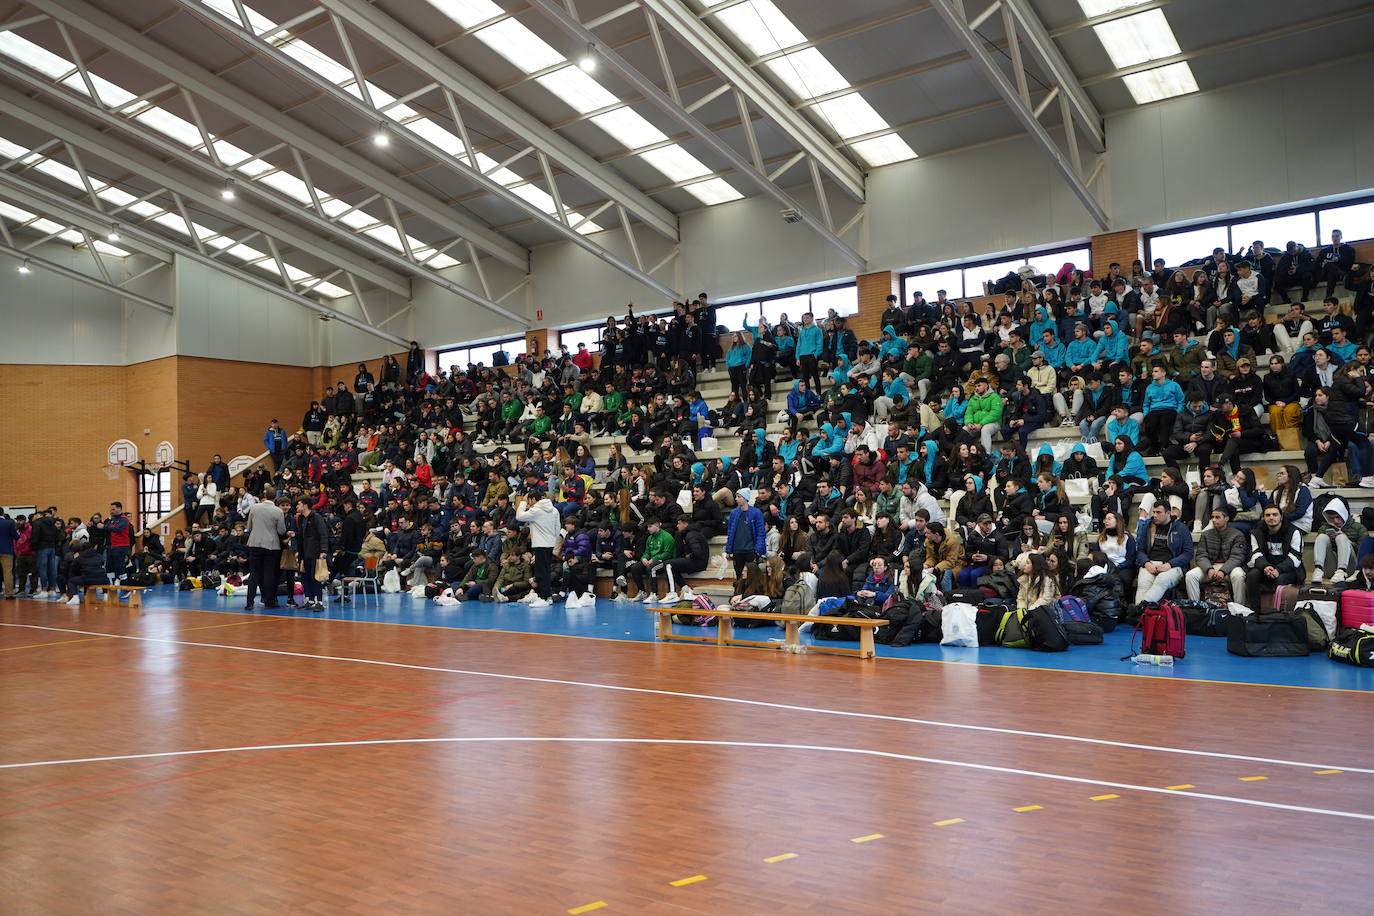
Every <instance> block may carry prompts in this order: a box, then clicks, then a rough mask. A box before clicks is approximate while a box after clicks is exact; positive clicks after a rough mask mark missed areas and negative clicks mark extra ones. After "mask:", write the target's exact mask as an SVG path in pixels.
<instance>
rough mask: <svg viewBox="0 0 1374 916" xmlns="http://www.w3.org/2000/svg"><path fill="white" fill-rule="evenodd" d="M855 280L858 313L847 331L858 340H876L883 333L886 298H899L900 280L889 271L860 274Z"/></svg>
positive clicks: (894, 273) (851, 320)
mask: <svg viewBox="0 0 1374 916" xmlns="http://www.w3.org/2000/svg"><path fill="white" fill-rule="evenodd" d="M855 279H856V283H857V285H858V288H859V313H858V314H857V315H855V316H854V317H853V318H850V319H849V322H848V324H849V329H850V330H851V331H853V332H854V336H855V337H857V338H859V339H860V340H877V339H878V337H879V336H881V335H882V333H883V327H882V317H883V309H885V308H887V297H888V296H897V297H898V299H900V298H901V295H902V289H901V279H900V278H899V277H898V275H897V273H896V272H895V271H891V270H880V271H877V272H876V273H870V274H861V275H860V276H858V277H857V278H855Z"/></svg>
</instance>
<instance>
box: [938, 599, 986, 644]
mask: <svg viewBox="0 0 1374 916" xmlns="http://www.w3.org/2000/svg"><path fill="white" fill-rule="evenodd" d="M977 616H978V608H976V607H975V606H973V605H972V604H965V603H963V602H960V601H956V602H954V603H953V604H946V605H945V606H944V607H943V608H941V609H940V628H941V630H942V631H943V632H944V636H943V638H941V640H940V645H942V646H968V647H969V648H972V649H976V648H978V625H977V623H975V620H976V619H977Z"/></svg>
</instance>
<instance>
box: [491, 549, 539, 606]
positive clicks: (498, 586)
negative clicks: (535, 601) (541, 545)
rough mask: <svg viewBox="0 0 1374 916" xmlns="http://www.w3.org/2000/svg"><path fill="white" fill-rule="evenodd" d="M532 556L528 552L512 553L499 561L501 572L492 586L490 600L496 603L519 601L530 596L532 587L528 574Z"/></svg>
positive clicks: (529, 574)
mask: <svg viewBox="0 0 1374 916" xmlns="http://www.w3.org/2000/svg"><path fill="white" fill-rule="evenodd" d="M533 557H534V554H533V553H532V552H530V551H528V550H526V551H525V553H523V554H515V553H512V554H511V555H510V556H508V557H506V558H505V559H504V560H502V561H501V572H500V573H498V574H497V576H496V582H495V584H493V585H492V588H491V593H492V598H493V599H495V600H496V601H519V600H520V599H521V598H523V597H525V596H526V595H529V594H532V593H531V591H530V589H532V588H533V587H534V585H533V579H532V578H531V575H532V574H531V573H530V560H531V559H533Z"/></svg>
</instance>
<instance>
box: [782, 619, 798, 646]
mask: <svg viewBox="0 0 1374 916" xmlns="http://www.w3.org/2000/svg"><path fill="white" fill-rule="evenodd" d="M784 627H785V630H784V635H783V639H782V644H783V645H784V646H785V647H786V648H787V649H788V651H791V652H796V651H797V647H798V646H800V645H801V624H800V623H798V622H797V621H795V620H788V621H786V622H785V623H784Z"/></svg>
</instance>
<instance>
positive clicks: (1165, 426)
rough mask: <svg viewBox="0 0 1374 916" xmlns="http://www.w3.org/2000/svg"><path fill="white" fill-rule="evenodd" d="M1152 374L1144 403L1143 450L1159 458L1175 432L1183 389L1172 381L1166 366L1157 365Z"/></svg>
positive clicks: (1141, 424) (1141, 437)
mask: <svg viewBox="0 0 1374 916" xmlns="http://www.w3.org/2000/svg"><path fill="white" fill-rule="evenodd" d="M1150 375H1151V377H1152V381H1151V382H1150V384H1148V385H1146V386H1145V399H1144V402H1143V403H1142V404H1141V408H1142V409H1143V410H1144V412H1145V417H1144V419H1143V420H1141V421H1140V450H1141V451H1142V452H1144V453H1146V454H1147V455H1157V454H1159V450H1160V449H1161V448H1163V447H1164V444H1165V443H1166V442H1168V441H1169V438H1170V437H1171V436H1172V435H1173V433H1174V421H1175V420H1176V419H1178V412H1179V411H1180V410H1182V409H1183V389H1182V388H1180V387H1179V386H1178V382H1175V381H1174V380H1173V379H1171V378H1169V373H1168V370H1166V369H1165V368H1164V364H1163V363H1156V364H1155V366H1154V368H1152V369H1151V370H1150Z"/></svg>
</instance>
